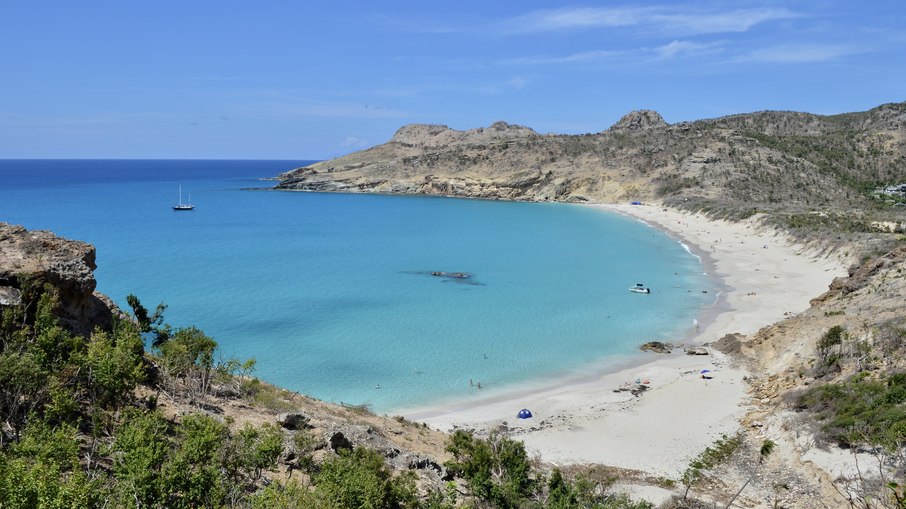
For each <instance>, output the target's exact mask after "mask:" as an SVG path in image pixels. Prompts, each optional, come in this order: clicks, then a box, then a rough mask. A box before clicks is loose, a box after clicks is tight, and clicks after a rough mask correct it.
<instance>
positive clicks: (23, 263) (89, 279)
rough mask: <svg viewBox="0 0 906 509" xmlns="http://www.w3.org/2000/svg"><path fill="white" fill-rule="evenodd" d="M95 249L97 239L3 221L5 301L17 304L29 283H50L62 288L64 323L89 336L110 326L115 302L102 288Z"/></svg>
mask: <svg viewBox="0 0 906 509" xmlns="http://www.w3.org/2000/svg"><path fill="white" fill-rule="evenodd" d="M95 268H97V266H96V265H95V249H94V246H92V245H91V244H88V243H85V242H80V241H76V240H68V239H64V238H62V237H58V236H56V235H54V234H53V233H51V232H48V231H41V230H32V231H29V230H26V229H25V228H23V227H22V226H14V225H10V224H7V223H0V307H3V306H12V305H17V304H19V303H20V302H21V299H22V298H23V291H27V287H28V286H29V285H41V286H43V285H44V284H50V285H52V286H53V287H55V288H56V289H57V291H59V293H60V302H61V307H60V309H58V310H57V311H58V313H59V318H60V321H61V323H62V324H63V326H64V327H65V328H66V329H68V330H69V331H70V332H73V333H75V334H79V335H83V336H87V335H88V334H90V333H91V331H92V330H94V328H95V327H101V328H103V329H109V328H110V326H111V324H112V320H113V313H114V310H115V309H116V308H115V306H114V305H113V303H112V302H111V301H110V299H108V298H107V297H106V296H104V295H103V294H101V293H99V292H96V291H95V288H96V286H97V282H96V281H95V279H94V269H95Z"/></svg>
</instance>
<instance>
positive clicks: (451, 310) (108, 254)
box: [0, 160, 711, 412]
mask: <svg viewBox="0 0 906 509" xmlns="http://www.w3.org/2000/svg"><path fill="white" fill-rule="evenodd" d="M303 164H306V161H133V160H130V161H110V160H105V161H89V160H78V161H66V160H53V161H36V160H29V161H16V160H0V221H6V222H10V223H14V224H22V225H24V226H26V227H28V228H31V229H49V230H52V231H54V232H56V233H58V234H60V235H63V236H65V237H69V238H74V239H80V240H85V241H87V242H90V243H92V244H94V245H95V246H96V247H97V252H98V255H97V261H98V269H97V272H96V277H97V280H98V288H99V289H100V290H101V291H102V292H104V293H106V294H108V295H110V296H111V297H112V298H114V300H116V301H117V302H118V303H119V304H120V305H121V306H124V307H125V296H126V295H127V294H129V293H135V294H136V295H138V296H139V298H141V300H142V302H143V303H145V305H146V306H147V307H149V308H150V307H153V306H154V305H156V304H157V303H158V302H165V303H166V304H167V305H168V306H169V308H168V310H167V315H166V318H167V321H168V322H170V323H172V324H173V325H176V326H188V325H193V324H194V325H197V326H199V327H201V328H202V329H204V330H205V331H206V332H207V333H208V334H209V335H211V336H212V337H214V338H215V339H216V340H217V341H218V342H219V344H220V345H221V349H222V354H223V356H224V357H229V356H236V357H240V358H247V357H254V358H255V359H257V361H258V369H257V372H256V374H257V375H258V376H259V377H261V378H263V379H265V380H267V381H270V382H273V383H276V384H279V385H281V386H284V387H286V388H289V389H292V390H297V391H300V392H303V393H307V394H310V395H312V396H315V397H318V398H321V399H325V400H328V401H335V402H341V401H342V402H346V403H353V404H360V403H367V404H370V405H372V406H373V408H374V409H375V410H377V411H380V412H392V411H394V410H398V409H400V408H410V407H414V406H419V405H427V404H434V403H438V402H441V401H446V400H451V399H457V398H469V397H473V396H474V395H475V394H476V389H475V388H473V387H469V379H472V380H475V381H479V380H480V381H481V383H482V387H483V389H482V391H483V392H482V394H487V393H488V391H494V390H499V389H502V388H508V387H512V386H513V384H518V383H520V382H525V381H528V380H536V379H540V378H545V377H550V376H555V375H560V374H563V373H567V372H575V371H577V370H582V369H583V368H586V367H587V366H589V365H592V364H594V363H598V362H601V361H602V360H605V359H608V358H613V357H614V356H621V355H629V354H632V353H633V352H635V351H636V349H637V347H638V345H639V344H640V343H642V342H645V341H650V340H658V339H660V340H676V339H681V337H682V336H683V335H684V334H685V333H686V332H687V330H688V329H689V327H690V325H691V323H692V320H693V318H695V316H696V315H697V314H698V312H699V311H700V309H701V308H702V306H704V305H707V304H709V303H710V302H711V301H710V300H709V297H708V296H707V295H703V294H702V293H701V292H700V291H698V289H700V288H704V287H706V286H708V285H709V282H708V281H707V279H706V278H705V276H703V275H702V268H701V265H700V263H699V261H698V260H697V259H696V258H694V257H693V256H691V255H690V254H689V253H688V252H686V251H685V250H684V248H683V247H682V246H681V245H680V244H678V243H677V242H676V241H675V240H672V239H670V238H668V237H666V236H664V235H663V234H661V233H659V232H658V231H656V230H654V229H651V228H649V227H647V226H644V225H642V224H640V223H638V222H635V221H632V220H630V219H626V218H623V217H620V216H616V215H611V214H607V213H604V212H601V211H598V210H593V209H590V208H586V207H580V206H571V205H563V204H534V203H506V202H492V201H477V200H456V199H444V198H423V197H389V196H372V195H343V194H318V193H288V192H272V191H247V190H242V189H243V188H248V187H270V186H271V184H272V183H271V182H266V181H261V180H259V179H260V178H262V177H271V176H274V175H277V174H278V173H281V172H283V171H286V170H289V169H292V168H294V167H297V166H300V165H303ZM180 185H181V186H182V192H183V199H184V200H186V199H188V197H189V194H191V201H192V203H193V204H194V205H196V209H195V210H194V211H192V212H174V211H173V210H172V209H171V207H172V205H174V204H175V203H176V202H177V201H178V196H177V193H178V189H179V186H180ZM432 271H446V272H457V271H462V272H468V273H470V274H472V275H473V276H472V277H471V278H470V279H467V280H455V279H449V278H443V277H434V276H431V275H430V273H431V272H432ZM637 282H642V283H645V284H646V286H650V287H651V288H652V289H653V293H652V294H651V295H637V294H633V293H630V292H628V291H627V287H629V286H632V285H633V284H635V283H637ZM690 289H692V291H691V292H690V291H689V290H690ZM378 386H379V388H378Z"/></svg>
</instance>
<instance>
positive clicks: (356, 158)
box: [277, 103, 906, 214]
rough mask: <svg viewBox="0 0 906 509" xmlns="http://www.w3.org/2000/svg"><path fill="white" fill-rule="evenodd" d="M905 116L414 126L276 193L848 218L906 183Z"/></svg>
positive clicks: (293, 178)
mask: <svg viewBox="0 0 906 509" xmlns="http://www.w3.org/2000/svg"><path fill="white" fill-rule="evenodd" d="M904 118H906V103H896V104H887V105H883V106H879V107H878V108H875V109H873V110H871V111H867V112H860V113H847V114H842V115H833V116H822V115H813V114H809V113H797V112H778V111H764V112H757V113H749V114H741V115H731V116H727V117H722V118H717V119H708V120H699V121H695V122H680V123H677V124H668V123H667V122H665V121H664V119H663V118H662V117H661V116H660V115H659V114H658V113H657V112H655V111H651V110H640V111H633V112H631V113H629V114H627V115H625V116H624V117H623V118H621V119H620V120H619V121H618V122H617V123H615V124H614V125H613V126H612V127H611V128H609V129H607V130H605V131H602V132H599V133H595V134H582V135H562V134H539V133H537V132H535V131H533V130H532V129H529V128H528V127H524V126H518V125H511V124H507V123H506V122H495V123H494V124H492V125H490V126H488V127H482V128H478V129H470V130H465V131H459V130H456V129H451V128H449V127H447V126H445V125H428V124H414V125H407V126H403V127H401V128H400V129H399V130H398V131H397V132H396V134H394V136H393V138H392V139H391V140H390V141H389V142H387V143H384V144H382V145H377V146H375V147H372V148H369V149H367V150H363V151H360V152H355V153H352V154H349V155H346V156H343V157H339V158H336V159H332V160H329V161H323V162H319V163H315V164H312V165H310V166H306V167H304V168H298V169H295V170H293V171H290V172H287V173H285V174H283V175H280V176H279V177H278V178H279V180H280V183H279V184H278V186H277V189H281V190H301V191H328V192H347V193H385V194H425V195H441V196H456V197H468V198H483V199H500V200H522V201H561V202H584V201H596V202H619V201H635V200H641V201H661V202H664V203H666V204H668V205H678V206H683V207H687V208H693V207H694V208H696V209H700V208H703V207H708V208H709V209H710V210H723V211H725V212H728V213H731V214H743V213H748V214H751V212H752V211H753V210H758V211H760V212H765V211H766V212H769V211H771V210H775V209H779V208H784V209H787V210H789V209H796V208H798V209H809V210H813V209H815V208H821V209H836V210H840V211H841V212H842V211H845V210H851V209H852V208H864V206H866V205H867V204H868V200H869V199H870V198H868V197H867V196H866V195H865V193H864V192H863V190H862V188H860V187H859V185H858V183H860V182H864V181H866V179H867V180H870V181H883V182H906V166H904V165H902V164H900V161H903V160H904V159H906V121H903V119H904ZM866 172H867V173H866Z"/></svg>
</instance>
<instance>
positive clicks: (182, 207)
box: [173, 184, 195, 210]
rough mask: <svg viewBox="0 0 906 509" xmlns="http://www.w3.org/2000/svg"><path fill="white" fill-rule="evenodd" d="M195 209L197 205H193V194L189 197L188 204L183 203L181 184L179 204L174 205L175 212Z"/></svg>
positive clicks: (180, 187)
mask: <svg viewBox="0 0 906 509" xmlns="http://www.w3.org/2000/svg"><path fill="white" fill-rule="evenodd" d="M194 209H195V205H192V195H191V194H190V195H189V202H188V203H183V202H182V184H180V186H179V203H178V204H176V205H173V210H194Z"/></svg>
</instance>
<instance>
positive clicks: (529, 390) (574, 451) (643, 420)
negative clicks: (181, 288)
mask: <svg viewBox="0 0 906 509" xmlns="http://www.w3.org/2000/svg"><path fill="white" fill-rule="evenodd" d="M589 206H592V207H598V208H600V209H602V210H604V211H608V212H613V213H619V214H623V215H626V216H630V217H633V218H635V219H638V220H640V221H643V222H645V223H646V224H648V225H649V226H651V227H653V228H657V229H659V230H661V231H663V232H664V233H666V234H667V235H669V236H671V237H673V238H675V239H676V240H677V241H678V242H681V243H683V244H684V245H685V246H686V247H687V249H689V250H690V251H691V252H692V253H693V254H695V255H697V256H698V257H699V258H700V259H701V260H702V267H703V270H704V271H705V272H707V273H708V274H709V275H710V276H712V277H713V278H715V282H716V284H717V286H718V287H719V288H721V290H720V292H719V296H717V298H716V300H715V303H714V305H713V306H711V307H709V308H707V309H705V310H703V312H702V314H701V315H700V316H699V317H698V318H697V327H696V330H695V331H694V332H692V333H690V335H689V337H677V338H675V340H673V343H674V344H675V345H685V346H692V345H703V344H707V343H711V342H715V341H717V340H719V339H721V338H722V337H724V336H725V335H727V334H733V333H739V334H743V335H749V334H752V333H754V332H756V331H758V330H759V329H760V328H762V327H763V326H765V325H769V324H771V323H775V322H778V321H780V320H784V319H785V318H787V317H789V316H793V315H795V314H796V313H799V312H801V311H803V310H805V309H807V308H808V306H809V300H810V299H812V298H814V297H816V296H818V295H819V294H821V293H822V292H824V291H825V290H826V289H827V287H828V285H829V284H830V282H831V281H832V280H833V278H835V277H838V276H844V275H846V270H845V266H844V262H843V261H841V260H838V259H835V258H830V257H819V256H818V255H817V254H816V253H812V252H809V251H808V250H806V249H805V248H803V247H802V246H798V245H795V244H794V243H792V242H791V241H790V240H789V239H787V238H786V237H783V236H781V235H780V234H778V233H777V232H776V231H773V230H771V229H770V228H766V227H762V226H760V225H759V224H758V221H757V218H750V219H747V220H744V221H741V222H738V223H731V222H726V221H719V220H711V219H709V218H706V217H704V216H702V215H696V214H691V213H685V212H681V211H678V210H676V209H668V208H665V207H661V206H658V205H589ZM652 291H657V289H656V288H654V289H652ZM708 352H709V354H708V355H686V354H685V353H684V352H683V348H681V347H680V348H675V349H674V350H673V352H672V353H670V354H656V353H645V354H644V355H640V356H638V357H634V358H633V359H632V361H631V362H628V363H624V364H623V365H620V366H610V367H609V368H608V369H603V368H602V371H601V372H600V373H599V374H596V375H594V376H588V375H585V376H581V377H577V376H573V377H565V378H563V379H558V380H550V381H547V382H538V381H536V382H534V383H533V384H532V385H531V386H526V387H523V388H514V389H513V390H512V391H508V392H505V393H495V394H494V395H492V396H489V397H488V398H485V399H479V400H471V401H468V402H460V403H456V404H449V405H444V406H438V407H432V408H421V409H417V410H414V411H411V412H408V413H406V414H405V416H406V417H407V418H409V419H412V420H416V421H420V422H426V423H428V424H429V425H430V426H432V427H435V428H438V429H443V430H453V429H469V430H476V431H478V432H480V433H481V432H488V431H491V430H495V429H506V430H507V433H509V434H510V435H512V436H514V437H515V438H517V439H519V440H522V441H523V442H524V443H525V445H526V449H527V450H528V451H529V452H530V453H531V454H534V455H537V456H540V457H541V459H542V460H544V461H547V462H550V463H554V464H584V463H595V464H603V465H608V466H613V467H619V468H624V469H631V470H637V471H640V472H643V473H645V474H648V475H651V476H664V477H669V478H674V479H675V478H677V477H678V476H679V475H680V474H681V473H682V471H683V470H684V469H685V468H686V466H687V465H688V464H689V461H690V460H691V459H693V458H694V457H695V456H696V455H698V454H699V453H700V452H701V451H702V450H704V449H705V448H706V447H708V446H709V445H711V444H713V442H714V441H715V440H716V439H718V438H720V436H721V435H724V434H732V433H734V432H735V431H736V430H737V429H738V428H739V419H740V417H742V415H743V414H745V412H746V410H747V405H748V401H749V397H748V395H747V383H746V380H745V378H746V377H747V376H748V375H749V374H748V373H747V372H746V370H745V367H744V366H741V365H739V364H738V363H735V362H734V360H733V359H731V358H728V357H727V356H725V355H724V354H722V353H720V352H718V351H717V350H715V349H714V348H708ZM703 370H708V372H707V373H706V376H707V378H705V377H703V376H702V371H703ZM646 382H647V383H646ZM625 384H628V386H631V387H636V386H638V385H641V386H644V387H646V388H647V389H646V390H644V392H642V393H641V394H639V395H638V396H634V395H632V394H631V393H630V392H629V391H620V392H614V389H618V388H620V387H621V386H626V385H625ZM522 408H527V409H530V410H531V411H532V412H533V414H534V415H533V417H532V418H531V419H524V420H523V419H517V418H516V413H517V412H518V411H519V410H520V409H522Z"/></svg>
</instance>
